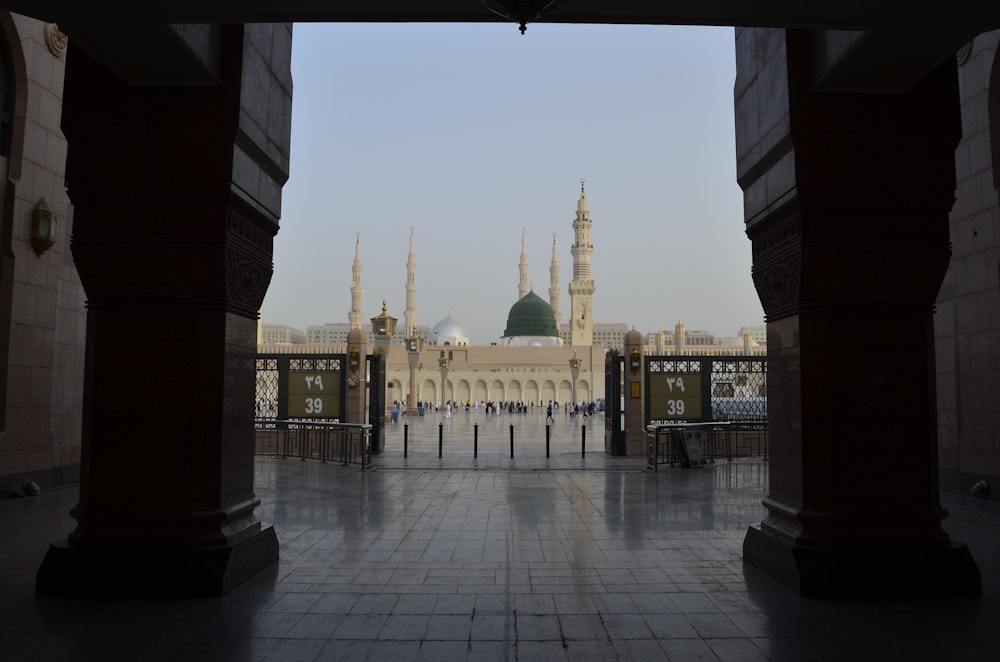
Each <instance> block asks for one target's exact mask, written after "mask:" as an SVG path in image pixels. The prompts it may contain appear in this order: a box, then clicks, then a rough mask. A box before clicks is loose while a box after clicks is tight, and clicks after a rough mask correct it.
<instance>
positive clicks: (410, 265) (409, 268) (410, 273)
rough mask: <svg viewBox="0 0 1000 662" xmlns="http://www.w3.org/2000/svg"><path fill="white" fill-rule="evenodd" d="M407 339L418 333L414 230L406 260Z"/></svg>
mask: <svg viewBox="0 0 1000 662" xmlns="http://www.w3.org/2000/svg"><path fill="white" fill-rule="evenodd" d="M403 321H404V323H405V324H406V335H407V337H410V336H412V335H413V334H414V333H416V331H417V258H416V256H415V255H414V253H413V228H410V255H409V256H408V257H407V258H406V311H404V312H403Z"/></svg>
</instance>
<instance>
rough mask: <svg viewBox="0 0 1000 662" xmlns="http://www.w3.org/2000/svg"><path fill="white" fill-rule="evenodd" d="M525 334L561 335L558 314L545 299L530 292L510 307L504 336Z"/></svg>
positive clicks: (521, 335) (511, 336) (510, 336)
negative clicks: (557, 324)
mask: <svg viewBox="0 0 1000 662" xmlns="http://www.w3.org/2000/svg"><path fill="white" fill-rule="evenodd" d="M523 336H540V337H555V338H558V337H559V327H558V326H556V314H555V313H554V312H553V311H552V306H550V305H549V304H548V303H547V302H546V301H545V299H543V298H542V297H540V296H538V295H537V294H535V292H534V291H531V292H528V293H527V294H525V295H524V296H523V297H521V299H520V300H519V301H518V302H517V303H515V304H514V305H513V306H511V307H510V313H508V315H507V329H506V330H505V331H504V332H503V337H504V338H516V337H523Z"/></svg>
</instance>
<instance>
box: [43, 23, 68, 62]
mask: <svg viewBox="0 0 1000 662" xmlns="http://www.w3.org/2000/svg"><path fill="white" fill-rule="evenodd" d="M45 44H46V45H47V46H48V47H49V52H51V53H52V54H53V55H55V56H56V57H62V56H63V55H65V54H66V48H67V47H68V46H69V37H67V36H66V35H65V33H63V31H62V30H60V29H59V26H58V25H56V24H55V23H46V24H45Z"/></svg>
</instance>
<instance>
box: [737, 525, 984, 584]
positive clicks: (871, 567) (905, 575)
mask: <svg viewBox="0 0 1000 662" xmlns="http://www.w3.org/2000/svg"><path fill="white" fill-rule="evenodd" d="M743 561H744V563H746V564H749V565H751V566H753V567H754V568H756V569H757V570H759V571H761V572H763V573H764V574H766V575H769V576H770V577H771V578H772V579H775V580H777V581H778V582H780V583H782V584H784V585H785V586H787V587H788V588H789V589H791V590H793V591H795V592H796V593H798V594H799V595H801V596H803V597H817V598H818V597H859V596H887V597H890V596H891V597H899V596H917V595H920V596H942V595H977V594H979V593H980V592H981V591H982V583H981V577H980V574H979V568H978V567H977V566H976V562H975V561H974V560H973V559H972V554H971V553H970V552H969V549H968V547H966V545H965V543H958V542H951V543H950V544H949V545H948V546H946V547H941V548H935V549H892V550H877V549H872V550H856V551H834V550H826V549H817V548H809V547H798V546H795V545H789V544H787V543H786V542H784V541H782V540H779V539H778V538H776V537H774V536H771V535H768V534H767V533H764V532H763V531H761V530H760V528H759V527H756V526H751V527H750V529H749V530H748V531H747V535H746V538H744V539H743Z"/></svg>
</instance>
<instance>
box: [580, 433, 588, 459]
mask: <svg viewBox="0 0 1000 662" xmlns="http://www.w3.org/2000/svg"><path fill="white" fill-rule="evenodd" d="M580 430H581V434H580V457H587V426H586V425H584V426H583V427H581V428H580Z"/></svg>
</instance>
